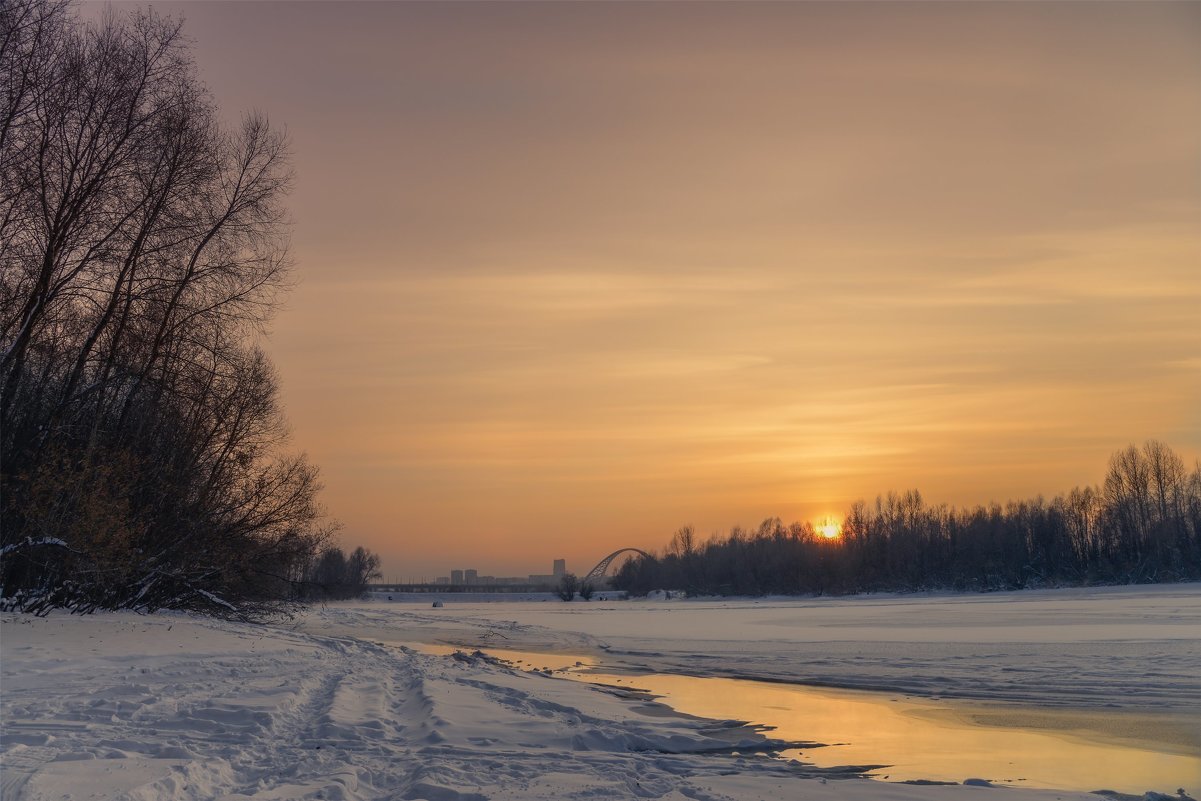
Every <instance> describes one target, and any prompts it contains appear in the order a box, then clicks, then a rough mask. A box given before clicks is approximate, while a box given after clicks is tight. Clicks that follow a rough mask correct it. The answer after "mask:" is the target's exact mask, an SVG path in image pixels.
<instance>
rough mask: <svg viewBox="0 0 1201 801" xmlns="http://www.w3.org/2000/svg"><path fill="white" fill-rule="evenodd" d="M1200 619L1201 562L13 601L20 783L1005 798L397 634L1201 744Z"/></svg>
mask: <svg viewBox="0 0 1201 801" xmlns="http://www.w3.org/2000/svg"><path fill="white" fill-rule="evenodd" d="M1199 624H1201V588H1199V587H1197V586H1196V585H1189V586H1178V587H1152V588H1116V589H1106V590H1088V591H1085V590H1079V591H1056V592H1047V593H1023V594H1008V595H989V596H949V597H941V598H940V597H900V598H896V597H893V598H861V599H848V600H825V599H816V600H802V601H791V600H787V601H785V600H781V601H774V600H773V601H764V602H753V601H737V602H684V603H670V604H662V603H661V604H653V603H648V602H641V603H640V602H621V603H614V604H608V605H607V604H582V603H577V604H572V605H567V604H557V605H554V604H479V605H464V606H462V607H455V606H454V605H448V606H447V607H446V608H443V609H428V608H416V607H414V606H412V605H400V604H391V605H389V604H386V603H365V604H353V605H344V606H334V607H327V608H324V609H314V610H312V611H311V612H309V613H307V614H306V615H304V616H303V617H301V618H299V619H297V620H296V621H293V622H292V623H290V624H289V625H286V626H247V625H240V624H232V623H223V622H215V621H209V620H198V619H194V618H187V617H183V616H177V615H154V616H148V617H139V616H136V615H126V614H117V615H95V616H92V617H88V618H79V617H70V616H66V615H53V616H51V617H49V618H45V619H31V618H25V617H15V616H7V617H5V618H4V619H3V623H2V625H0V648H2V656H0V666H2V668H3V675H2V684H0V694H2V700H3V704H2V712H3V715H2V721H0V722H2V723H3V751H2V756H0V777H2V780H3V791H4V792H3V794H2V795H3V798H5V799H11V798H21V799H30V800H31V801H33V800H35V799H50V798H53V799H64V798H70V799H89V798H91V799H105V798H109V799H116V798H131V799H152V798H165V799H173V800H175V801H183V799H209V798H222V799H234V798H256V799H299V798H305V799H318V798H320V799H384V798H389V799H391V798H396V799H421V798H425V799H438V800H439V801H441V800H443V799H483V798H490V799H561V798H564V797H574V798H594V799H601V798H666V799H756V798H762V799H769V798H770V799H779V798H812V799H819V800H820V799H827V798H828V799H851V800H855V799H868V798H871V799H897V800H898V801H900V800H902V799H913V801H918V800H919V799H929V800H930V801H938V800H939V799H950V798H988V797H993V796H990V794H994V795H995V793H997V792H1002V791H998V790H995V789H990V788H986V787H974V786H963V785H959V786H915V785H900V784H883V783H880V782H875V781H871V780H866V779H841V778H839V779H836V778H835V777H836V776H838V775H842V774H845V771H833V772H829V771H823V770H820V769H815V768H812V767H807V766H805V765H803V764H796V763H788V762H784V761H781V760H772V759H767V758H764V757H762V756H758V755H755V752H757V751H760V750H762V749H764V748H768V747H770V746H771V745H772V744H771V743H769V742H766V739H767V738H768V737H770V732H769V733H767V734H766V735H765V734H763V733H760V732H758V731H756V730H754V729H751V728H746V727H739V726H736V725H734V724H732V723H728V722H727V723H721V722H714V721H711V720H704V719H697V718H689V717H686V716H681V715H676V714H672V713H671V711H670V710H669V709H667V708H665V707H664V706H662V705H658V704H654V703H652V702H648V700H647V699H646V698H645V697H641V696H638V695H636V694H627V693H623V692H615V691H609V690H604V689H598V688H595V687H593V686H590V685H587V684H582V683H579V682H574V681H566V680H563V679H561V678H558V677H555V676H546V675H543V674H541V673H537V672H524V671H521V670H514V669H511V668H509V667H506V666H503V665H498V664H495V663H493V662H490V661H488V660H485V659H479V658H466V659H464V658H454V657H449V656H436V655H427V654H423V653H419V652H417V651H414V650H412V649H409V648H403V647H399V645H398V644H400V643H405V642H407V643H422V642H424V643H444V644H456V645H464V646H493V647H497V646H499V647H505V648H512V649H519V650H532V651H539V650H541V651H553V650H559V651H567V652H579V653H589V654H597V655H600V656H601V658H602V660H603V662H604V663H605V664H606V665H607V666H609V667H612V668H615V669H620V668H621V667H627V668H633V667H641V668H653V669H655V670H663V671H670V670H673V669H677V670H678V669H681V668H683V669H686V672H691V673H694V674H696V673H702V672H705V673H711V674H724V675H736V674H738V673H745V674H747V675H758V676H768V677H774V678H777V679H781V678H787V679H790V680H794V681H810V682H818V683H831V684H842V685H847V686H881V687H894V688H900V689H904V690H907V691H911V692H917V693H920V694H925V695H934V694H938V693H945V694H963V695H968V696H971V697H975V698H979V699H989V700H1002V701H1004V700H1031V699H1035V700H1039V701H1040V703H1041V702H1045V703H1054V704H1059V705H1070V706H1072V707H1073V708H1078V709H1094V710H1105V709H1109V710H1116V711H1117V712H1120V713H1130V714H1134V713H1138V714H1140V715H1143V716H1144V717H1145V716H1153V718H1154V719H1159V720H1162V721H1164V723H1165V726H1166V728H1168V729H1172V732H1169V733H1167V734H1163V735H1162V736H1163V738H1165V739H1167V740H1173V741H1175V742H1176V747H1178V748H1183V749H1184V750H1185V751H1186V752H1187V751H1189V750H1190V749H1195V748H1196V744H1195V742H1194V743H1192V744H1190V743H1189V742H1188V737H1189V735H1188V730H1189V724H1190V723H1191V724H1194V728H1193V730H1194V731H1195V723H1196V720H1197V718H1196V716H1195V711H1196V709H1197V708H1198V707H1199V706H1201V692H1199V690H1198V684H1199V683H1201V678H1199V676H1201V670H1199V667H1201V659H1199V658H1198V642H1197V639H1198V638H1197V631H1198V625H1199ZM1173 727H1177V728H1173ZM1173 732H1174V733H1173ZM1181 732H1183V734H1182V733H1181ZM1182 738H1183V740H1182ZM735 750H737V751H740V752H741V753H742V754H743V755H742V756H734V755H731V754H730V752H731V751H735ZM965 778H966V777H965ZM1082 789H1084V788H1082ZM1087 789H1100V788H1087ZM1147 789H1152V788H1147ZM1154 789H1157V790H1160V791H1165V792H1174V791H1175V789H1176V787H1175V786H1172V787H1166V786H1163V787H1156V788H1154ZM1186 789H1189V790H1190V791H1191V792H1193V794H1194V795H1196V790H1197V789H1198V788H1197V786H1193V787H1188V788H1186ZM1003 792H1005V794H1006V797H1007V798H1015V799H1016V798H1029V799H1036V798H1046V799H1048V800H1049V799H1053V798H1060V799H1068V798H1092V799H1096V798H1097V797H1096V796H1091V795H1088V794H1085V793H1079V794H1072V793H1064V792H1045V791H1034V790H1020V791H1018V790H1006V791H1003Z"/></svg>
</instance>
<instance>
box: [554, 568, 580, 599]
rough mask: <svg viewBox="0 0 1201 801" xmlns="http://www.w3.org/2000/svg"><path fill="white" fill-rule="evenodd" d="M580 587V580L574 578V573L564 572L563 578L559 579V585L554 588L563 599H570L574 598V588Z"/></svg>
mask: <svg viewBox="0 0 1201 801" xmlns="http://www.w3.org/2000/svg"><path fill="white" fill-rule="evenodd" d="M579 588H580V580H579V579H578V578H576V575H575V573H565V574H564V575H563V578H561V579H559V586H558V587H557V588H556V589H555V594H556V595H558V596H559V597H560V598H562V599H563V600H564V601H570V600H572V599H573V598H575V593H576V590H578V589H579Z"/></svg>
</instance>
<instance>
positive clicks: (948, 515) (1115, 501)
mask: <svg viewBox="0 0 1201 801" xmlns="http://www.w3.org/2000/svg"><path fill="white" fill-rule="evenodd" d="M1197 578H1201V464H1199V465H1197V466H1195V467H1194V468H1193V470H1192V471H1191V472H1190V471H1188V470H1187V469H1186V468H1185V466H1184V462H1183V460H1181V459H1180V457H1179V455H1177V454H1176V453H1174V452H1173V451H1172V450H1171V448H1169V447H1168V446H1167V445H1165V444H1163V443H1162V442H1157V441H1154V440H1152V441H1149V442H1147V443H1146V444H1144V445H1143V446H1142V447H1141V448H1138V447H1135V446H1131V447H1129V448H1126V449H1124V450H1122V451H1120V452H1118V453H1116V454H1114V456H1113V458H1112V459H1111V460H1110V464H1109V470H1108V472H1107V474H1106V476H1105V480H1104V483H1103V486H1102V487H1077V488H1075V489H1073V490H1071V491H1070V492H1068V493H1067V494H1065V495H1061V496H1058V497H1056V498H1054V499H1052V500H1050V501H1047V500H1046V499H1044V498H1042V497H1036V498H1032V499H1029V500H1021V501H1011V502H1009V503H1007V504H1005V505H1003V506H1002V505H999V504H991V505H989V506H977V507H974V508H968V509H955V508H951V507H948V506H933V507H932V506H928V505H927V504H926V503H925V501H924V499H923V498H922V496H921V494H920V493H918V492H917V491H909V492H904V493H895V492H890V493H888V494H887V495H883V496H880V497H877V498H876V500H875V503H874V504H872V505H869V504H867V503H865V502H863V501H856V502H855V503H854V504H853V505H852V506H851V508H850V510H849V511H848V512H847V514H846V517H845V518H844V519H843V522H842V536H841V538H839V539H838V540H826V539H824V538H822V537H820V536H817V535H816V534H815V532H814V530H813V528H812V526H810V525H809V524H808V523H793V524H792V525H789V526H785V525H784V524H783V523H782V522H781V521H780V520H779V519H776V518H772V519H768V520H765V521H764V522H763V523H761V524H760V525H759V526H758V528H756V529H754V530H753V531H747V530H744V529H742V528H739V527H735V528H734V529H732V530H731V531H730V533H729V534H728V535H726V536H724V537H722V536H714V537H713V538H711V539H710V540H709V541H707V542H704V543H700V542H698V541H697V540H696V538H695V535H694V534H693V533H692V529H691V528H690V527H685V528H682V529H680V530H679V531H677V532H676V533H675V534H674V535H672V538H671V540H670V542H669V543H668V546H667V548H666V550H665V552H664V554H663V556H659V557H656V556H651V557H649V558H646V557H643V558H638V559H630V560H627V561H626V563H625V564H624V565H623V566H622V567H621V569H620V570H619V571H618V573H617V575H616V576H615V577H614V579H613V584H614V586H615V587H617V588H619V589H626V590H629V591H631V592H635V593H646V592H648V591H650V590H654V589H683V590H686V591H688V592H693V593H706V594H708V593H712V594H737V595H762V594H766V593H813V594H823V593H850V592H866V591H912V590H928V589H955V590H1000V589H1021V588H1025V587H1045V586H1057V585H1067V584H1094V583H1126V582H1148V581H1177V580H1191V579H1197Z"/></svg>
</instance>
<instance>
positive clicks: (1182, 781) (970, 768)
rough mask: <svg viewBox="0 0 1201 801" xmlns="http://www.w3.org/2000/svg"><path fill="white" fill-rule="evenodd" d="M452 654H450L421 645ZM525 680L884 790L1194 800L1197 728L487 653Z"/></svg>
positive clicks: (563, 657)
mask: <svg viewBox="0 0 1201 801" xmlns="http://www.w3.org/2000/svg"><path fill="white" fill-rule="evenodd" d="M418 648H419V650H422V651H424V652H426V653H437V654H449V653H452V652H453V651H455V650H464V649H456V648H454V647H447V646H418ZM484 650H485V651H486V653H488V654H489V655H491V656H494V657H496V658H498V659H502V660H504V661H506V662H510V663H512V664H513V665H514V666H516V667H519V668H521V669H525V670H542V669H546V670H550V671H555V673H556V675H561V676H567V677H569V678H572V679H574V680H577V681H584V682H589V683H599V684H613V685H617V686H621V687H623V688H626V689H632V688H638V689H641V690H645V691H647V692H649V693H652V694H653V695H656V696H660V699H659V700H660V701H661V702H662V703H664V704H666V705H668V706H670V707H671V708H672V709H674V710H676V711H677V712H682V713H684V714H688V715H695V716H697V717H703V718H715V719H720V720H731V719H732V720H745V721H748V722H751V723H755V724H761V725H765V726H769V727H771V728H772V729H773V731H771V732H770V733H769V735H770V736H772V737H775V738H778V739H782V740H795V741H806V742H819V743H826V746H824V747H821V748H803V749H797V750H790V751H784V752H783V754H782V756H784V757H786V758H795V759H800V760H802V761H804V762H806V763H810V764H813V765H816V766H818V767H837V766H842V765H887V767H884V768H880V769H879V770H876V771H873V772H872V774H871V775H873V776H874V777H876V778H880V779H887V780H889V781H911V780H918V779H925V780H930V781H946V782H962V781H964V780H965V779H969V778H979V779H987V780H989V781H991V782H994V783H998V784H1012V785H1015V786H1019V787H1040V788H1047V789H1058V790H1084V791H1088V790H1102V789H1105V790H1115V791H1118V792H1122V793H1135V794H1139V795H1141V794H1142V793H1144V792H1146V791H1147V790H1156V791H1159V792H1166V793H1174V792H1175V791H1176V789H1177V788H1184V789H1185V790H1186V791H1187V792H1188V793H1189V794H1190V795H1193V796H1196V795H1197V794H1198V792H1197V791H1198V790H1201V730H1199V727H1198V725H1197V723H1198V721H1197V720H1196V719H1195V718H1193V719H1186V720H1185V721H1184V723H1182V720H1181V718H1179V717H1172V716H1167V715H1165V716H1163V717H1162V718H1153V717H1149V716H1147V715H1124V714H1123V713H1120V712H1119V713H1114V715H1104V714H1103V713H1099V712H1093V711H1087V712H1085V711H1068V710H1063V711H1060V710H1055V709H1045V708H1032V707H1023V706H1020V705H1010V704H1007V705H1004V706H983V705H979V704H971V703H967V702H950V701H935V700H931V699H921V698H912V697H907V696H897V695H890V694H885V693H876V692H863V691H853V690H833V689H826V688H818V687H809V686H805V685H797V684H776V683H770V682H761V681H751V680H747V679H726V678H715V677H695V676H678V675H672V674H639V675H632V676H631V675H622V676H618V675H612V674H605V673H597V672H592V671H593V670H594V669H595V666H596V660H595V658H593V657H589V656H585V655H581V654H545V653H532V652H525V651H511V650H505V649H496V648H487V649H484Z"/></svg>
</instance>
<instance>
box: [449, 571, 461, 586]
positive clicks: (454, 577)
mask: <svg viewBox="0 0 1201 801" xmlns="http://www.w3.org/2000/svg"><path fill="white" fill-rule="evenodd" d="M450 583H451V584H462V583H463V571H462V570H452V571H450Z"/></svg>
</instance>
